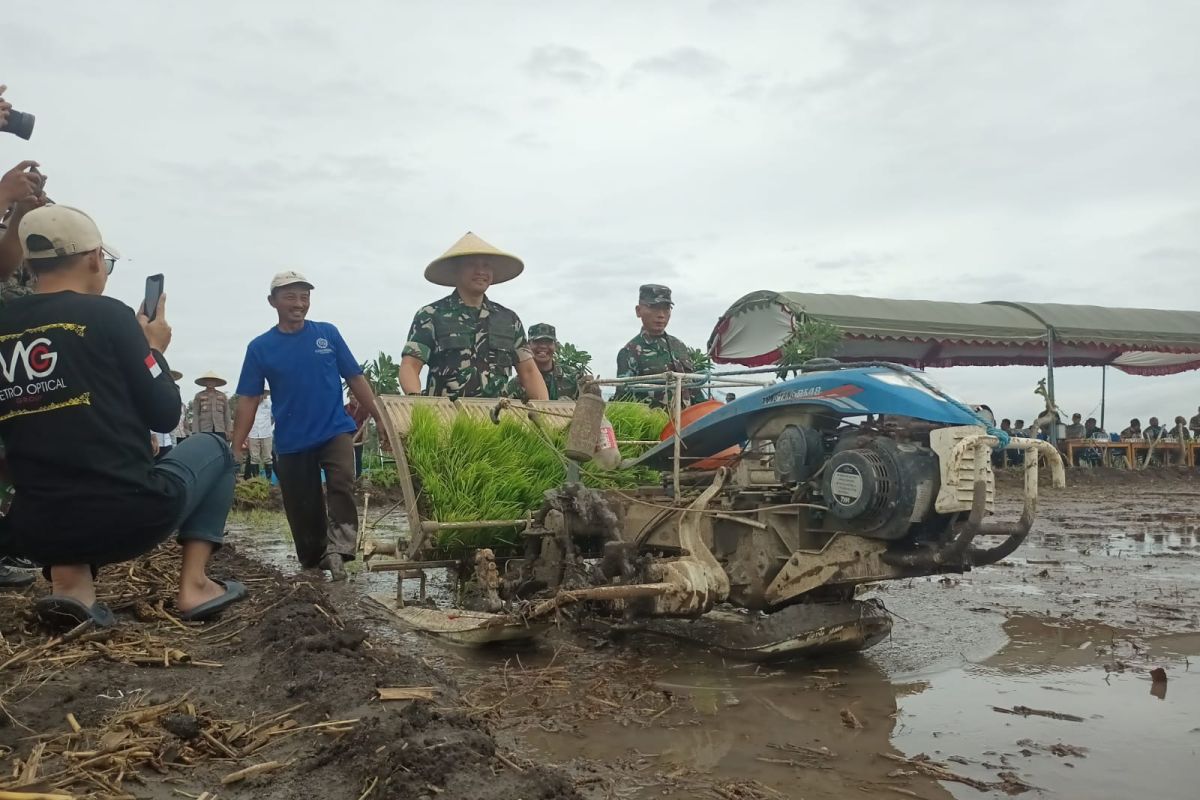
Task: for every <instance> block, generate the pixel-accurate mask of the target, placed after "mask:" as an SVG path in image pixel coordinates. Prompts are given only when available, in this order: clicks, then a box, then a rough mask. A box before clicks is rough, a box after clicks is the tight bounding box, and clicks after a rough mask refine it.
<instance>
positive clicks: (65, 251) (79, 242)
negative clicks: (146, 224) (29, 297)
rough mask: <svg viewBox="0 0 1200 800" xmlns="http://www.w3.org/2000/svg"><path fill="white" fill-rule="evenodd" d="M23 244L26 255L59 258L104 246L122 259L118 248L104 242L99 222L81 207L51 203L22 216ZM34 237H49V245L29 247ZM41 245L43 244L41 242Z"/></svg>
mask: <svg viewBox="0 0 1200 800" xmlns="http://www.w3.org/2000/svg"><path fill="white" fill-rule="evenodd" d="M18 233H19V234H20V237H21V246H22V247H24V248H25V257H26V258H58V257H61V256H70V255H74V254H76V253H87V252H90V251H92V250H95V249H96V248H100V249H101V250H103V251H104V252H105V253H106V254H107V255H109V256H111V257H113V258H120V257H121V254H120V253H118V252H117V250H116V248H114V247H112V246H111V245H107V244H105V243H104V239H102V238H101V237H100V229H99V228H97V227H96V221H95V220H93V219H92V218H91V217H89V216H88V215H87V214H85V213H83V212H82V211H80V210H79V209H78V208H71V207H70V206H60V205H48V206H42V207H41V208H35V209H34V210H33V211H30V212H29V213H28V214H26V215H25V216H24V217H22V218H21V225H20V227H19V228H18ZM32 236H40V237H42V238H43V239H46V240H47V241H48V242H49V243H50V246H49V247H45V246H42V247H39V248H37V249H34V248H32V247H30V246H29V239H30V237H32ZM38 244H42V243H41V242H38Z"/></svg>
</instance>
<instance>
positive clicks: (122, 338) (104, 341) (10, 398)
mask: <svg viewBox="0 0 1200 800" xmlns="http://www.w3.org/2000/svg"><path fill="white" fill-rule="evenodd" d="M19 233H20V239H21V244H22V246H23V247H24V248H25V254H26V257H27V259H28V263H29V266H30V269H31V270H32V271H33V273H34V275H36V276H37V291H36V293H35V294H32V295H29V296H27V297H22V298H19V299H18V300H16V301H14V302H13V303H11V304H10V305H8V306H6V307H5V309H4V311H3V313H0V438H3V440H4V444H5V448H6V451H7V458H8V467H9V470H10V472H11V474H12V483H13V486H14V487H15V497H14V500H13V504H12V508H11V510H10V511H9V514H8V516H7V517H6V518H4V520H3V525H2V526H0V554H3V553H12V554H15V555H18V556H24V557H27V558H30V559H32V560H33V561H36V562H37V563H40V564H43V565H45V567H46V572H47V574H48V576H49V578H50V581H51V583H52V585H53V589H52V593H51V594H50V595H49V596H48V597H45V598H43V599H42V600H40V601H39V602H38V604H37V610H38V613H39V615H40V616H41V617H42V618H43V619H44V620H46V621H47V622H50V623H52V624H60V625H71V624H75V623H77V622H83V621H87V620H89V619H91V620H93V621H94V622H95V623H96V624H97V625H101V626H104V625H111V624H113V623H114V620H113V617H112V612H111V611H109V610H108V609H107V608H105V607H104V606H103V605H102V604H100V603H97V602H96V594H95V587H94V585H93V579H94V575H95V570H96V568H97V567H99V566H101V565H104V564H111V563H115V562H118V561H126V560H129V559H132V558H135V557H137V556H138V555H140V554H142V553H145V552H147V551H149V550H150V549H152V548H153V547H155V546H156V545H157V544H159V543H160V542H162V541H163V540H164V539H166V538H167V536H168V535H169V534H170V533H171V532H173V531H176V530H178V531H179V541H180V543H181V545H182V547H183V567H182V571H181V575H180V586H179V593H178V596H177V606H178V608H179V611H180V612H181V613H180V616H181V617H182V618H184V619H205V618H208V617H210V616H213V615H214V614H216V613H217V612H219V611H220V610H222V609H223V608H224V607H225V606H227V605H229V603H231V602H233V601H234V600H237V599H240V598H241V597H242V596H244V595H245V587H244V586H242V585H241V584H240V583H238V582H237V581H225V582H224V583H221V582H217V581H213V580H211V579H210V578H209V577H208V576H207V574H206V566H207V563H208V559H209V556H211V555H212V553H213V551H214V550H216V549H217V548H218V547H220V545H221V541H222V539H223V536H224V527H225V517H226V515H227V514H228V512H229V508H230V506H231V505H232V500H233V482H234V475H233V459H232V456H231V454H230V452H229V448H228V446H227V445H226V444H225V442H224V441H222V440H221V439H220V438H218V437H216V436H213V435H210V434H204V435H197V436H191V437H189V438H188V439H187V441H185V442H183V443H182V444H180V445H179V446H178V447H176V448H174V450H172V452H171V453H170V455H168V456H167V457H166V458H164V459H163V460H162V461H161V462H160V463H159V464H157V465H155V463H154V459H153V456H152V453H151V445H150V437H149V436H148V435H147V431H151V430H155V431H169V430H171V429H172V428H174V427H175V425H176V424H177V423H178V422H179V409H180V401H179V388H178V387H177V386H176V385H175V383H174V381H173V380H172V379H171V375H170V367H169V366H168V365H167V361H166V359H165V358H164V357H163V351H164V350H166V349H167V345H168V344H169V343H170V341H171V328H170V326H169V325H167V321H166V318H165V303H162V302H160V304H159V307H158V309H157V314H156V318H155V319H154V321H153V322H151V321H150V320H148V319H147V317H146V315H145V314H139V315H137V316H136V317H135V316H134V314H133V312H132V311H131V310H130V309H129V308H128V307H127V306H125V305H124V304H122V303H120V302H119V301H117V300H113V299H111V298H108V297H103V296H102V294H103V292H104V287H105V285H106V284H107V282H108V275H109V274H110V273H111V272H112V267H113V263H114V261H115V253H114V252H113V251H112V248H110V247H107V246H106V245H105V244H104V243H103V241H102V239H101V238H100V232H99V230H97V228H96V224H95V223H94V222H93V221H92V219H91V217H89V216H88V215H86V214H84V213H83V212H82V211H78V210H76V209H73V208H69V207H67V206H61V205H53V206H46V207H44V208H39V209H35V210H33V211H31V212H29V213H28V214H27V215H26V216H25V217H24V219H22V220H21V225H20V232H19Z"/></svg>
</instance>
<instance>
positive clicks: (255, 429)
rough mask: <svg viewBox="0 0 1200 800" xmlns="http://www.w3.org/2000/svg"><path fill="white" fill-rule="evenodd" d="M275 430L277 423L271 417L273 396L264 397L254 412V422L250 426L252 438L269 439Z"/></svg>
mask: <svg viewBox="0 0 1200 800" xmlns="http://www.w3.org/2000/svg"><path fill="white" fill-rule="evenodd" d="M274 432H275V423H274V421H273V420H272V419H271V398H270V397H264V398H263V399H262V402H261V403H259V404H258V410H257V411H255V412H254V424H253V425H251V426H250V438H251V439H269V438H270V437H271V436H272V434H274Z"/></svg>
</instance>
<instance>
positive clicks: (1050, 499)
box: [0, 471, 1200, 800]
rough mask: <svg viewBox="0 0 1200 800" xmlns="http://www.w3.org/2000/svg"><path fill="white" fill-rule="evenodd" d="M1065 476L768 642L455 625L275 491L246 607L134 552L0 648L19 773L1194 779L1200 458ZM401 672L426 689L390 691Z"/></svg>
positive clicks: (541, 780) (624, 784)
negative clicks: (375, 597)
mask: <svg viewBox="0 0 1200 800" xmlns="http://www.w3.org/2000/svg"><path fill="white" fill-rule="evenodd" d="M1069 481H1070V483H1071V485H1070V487H1069V488H1068V489H1066V490H1064V491H1057V492H1056V491H1046V492H1044V494H1043V502H1042V511H1041V515H1040V518H1039V521H1038V523H1037V526H1036V528H1035V534H1034V535H1032V536H1031V540H1030V542H1029V543H1027V545H1026V546H1025V547H1023V548H1022V549H1020V550H1018V551H1017V553H1015V554H1014V555H1013V556H1012V557H1010V558H1009V559H1008V560H1006V561H1005V562H1002V563H1001V564H998V565H996V566H994V567H990V568H986V569H981V570H977V571H975V572H972V573H970V574H968V575H964V576H952V577H944V578H940V579H921V580H913V581H906V582H901V583H892V584H887V585H883V586H879V587H876V588H875V589H874V591H873V594H875V596H878V597H880V598H881V599H882V600H883V601H884V602H885V603H886V604H887V606H888V608H890V609H891V610H892V612H893V613H894V614H895V615H896V622H895V627H894V629H893V634H892V637H891V638H890V639H889V640H888V641H886V642H884V643H882V644H880V645H879V646H877V647H875V648H874V649H872V650H870V651H868V652H866V653H864V654H860V655H857V656H854V657H848V658H841V659H837V660H825V661H820V662H802V663H797V664H791V665H787V666H773V667H767V666H762V665H752V664H741V663H734V662H726V661H723V660H722V659H719V658H716V657H714V656H712V655H710V654H707V653H705V652H702V651H699V650H697V649H693V648H690V647H687V646H684V645H681V644H680V643H678V642H674V641H665V640H662V641H660V640H655V639H654V638H653V637H649V636H646V635H626V636H618V635H612V634H611V632H610V631H606V630H604V629H595V630H589V631H582V632H581V631H566V630H563V631H558V632H556V633H554V634H553V635H551V636H550V637H548V638H547V639H545V640H543V641H541V642H539V643H538V644H537V645H536V646H535V647H526V648H521V649H515V648H507V649H506V648H497V649H490V650H465V649H457V648H453V647H447V646H444V645H441V644H439V643H437V642H434V641H431V640H429V639H426V638H423V637H421V636H420V635H417V634H413V633H411V632H405V631H401V630H398V629H397V628H395V627H394V626H392V625H391V624H390V623H389V622H388V621H387V619H386V618H385V616H384V615H383V614H382V613H381V612H380V611H378V610H377V609H376V607H375V606H374V605H373V604H371V603H370V602H369V601H367V600H365V594H366V593H367V592H368V591H388V590H391V591H394V586H395V578H394V576H392V575H388V574H365V573H360V574H357V575H355V576H354V577H353V578H352V580H351V582H350V583H349V585H347V586H335V587H331V586H328V585H324V584H319V583H318V584H312V583H310V582H309V581H308V580H307V579H306V578H303V577H300V576H297V575H296V574H295V573H296V570H295V566H294V564H295V562H294V559H292V558H290V556H289V551H290V547H291V546H290V543H288V542H287V541H286V539H285V535H284V534H283V530H284V528H285V526H284V525H283V522H282V520H281V518H279V517H278V516H277V515H273V514H267V513H257V514H254V515H252V516H243V517H241V518H240V519H239V520H238V522H237V523H236V524H235V525H234V529H233V530H232V531H231V541H233V542H235V543H236V548H237V549H238V550H239V551H240V555H235V554H233V553H232V552H229V551H227V555H225V556H224V557H223V560H222V563H221V570H222V571H223V574H229V575H236V576H238V577H242V578H246V577H249V578H251V580H253V581H254V582H253V583H251V584H250V585H251V587H252V589H254V591H255V596H254V599H253V601H252V602H251V603H248V604H245V605H243V607H242V608H240V609H239V610H238V611H237V612H236V613H235V614H234V615H232V616H231V617H229V618H228V619H226V620H225V621H223V622H221V623H219V624H218V625H216V626H209V627H208V628H204V627H196V628H187V629H186V630H184V629H181V626H179V625H178V624H177V623H175V622H174V621H173V620H170V619H168V618H166V617H165V616H164V615H163V613H162V612H159V611H158V610H157V609H156V608H155V605H156V603H155V602H154V600H155V598H156V595H154V594H153V593H154V592H159V594H162V590H161V589H155V588H154V586H155V585H156V581H161V576H159V577H155V576H156V575H157V572H156V571H161V566H160V565H158V564H153V563H152V564H148V565H142V566H141V567H140V568H139V570H140V571H137V570H135V572H134V573H133V574H132V576H131V575H129V574H126V573H124V572H119V571H116V570H114V571H111V572H112V574H106V575H105V579H106V581H107V584H108V586H109V587H110V592H112V593H114V594H115V596H117V597H118V598H120V597H125V598H126V600H125V608H126V611H125V613H124V614H123V617H124V620H125V623H126V624H125V627H124V628H123V630H122V632H121V633H120V634H119V638H118V639H117V640H116V641H111V640H110V641H108V642H91V641H77V642H73V643H64V644H59V645H56V646H53V647H50V648H47V649H45V650H44V651H41V652H39V653H37V654H36V657H35V658H32V659H29V660H27V661H25V662H22V663H18V664H15V665H11V666H6V667H5V668H4V669H3V670H2V671H0V680H2V681H3V684H4V689H3V694H2V695H0V702H2V703H3V712H4V713H3V714H0V719H4V720H5V722H4V723H0V724H3V727H0V748H3V749H0V755H2V757H3V766H0V774H2V775H3V777H2V778H0V788H11V787H13V786H15V785H17V783H18V781H19V780H20V778H21V776H22V774H23V773H24V774H29V775H31V776H32V778H34V781H33V782H34V783H35V784H37V785H39V786H41V787H45V788H49V787H53V786H55V785H66V786H67V787H68V788H69V789H70V790H71V791H72V792H74V793H75V794H76V795H83V794H86V793H88V792H91V793H92V794H93V796H120V794H121V793H122V792H123V793H124V794H125V796H129V797H145V798H166V797H172V798H178V797H192V798H197V797H201V796H203V793H204V792H208V793H209V795H208V798H206V800H212V798H213V797H214V796H216V797H230V798H235V797H266V798H275V797H278V798H284V797H289V798H290V797H305V796H321V797H329V798H343V797H346V798H352V799H353V798H366V797H377V798H382V797H414V798H415V797H422V796H426V797H430V798H433V797H463V798H468V797H471V798H474V797H480V798H486V797H495V798H500V797H505V798H519V797H524V798H534V797H574V796H579V797H587V798H651V797H655V798H660V797H676V798H691V797H709V798H720V799H722V800H730V799H731V798H738V799H739V800H757V799H758V798H825V797H830V798H832V797H858V796H868V797H869V796H879V797H923V798H948V797H958V798H984V797H1007V796H1014V795H1015V796H1022V797H1030V798H1033V797H1054V798H1108V797H1112V798H1124V797H1138V796H1140V797H1153V798H1192V797H1195V796H1196V791H1195V787H1196V786H1197V785H1198V781H1200V759H1198V758H1197V755H1198V751H1200V675H1198V674H1197V673H1198V672H1200V538H1198V537H1200V483H1198V482H1197V481H1196V480H1195V477H1194V475H1188V474H1181V473H1174V472H1166V473H1159V474H1156V475H1141V474H1139V475H1129V474H1127V473H1110V472H1101V471H1074V472H1072V473H1071V474H1070V475H1069ZM1006 508H1007V510H1008V511H1010V512H1011V513H1014V514H1015V506H1007V507H1006ZM389 524H392V520H391V519H390V518H389V519H385V520H383V521H382V522H381V523H380V524H379V529H380V530H384V529H386V527H387V526H388V525H389ZM232 549H233V548H230V550H232ZM249 556H253V557H254V559H255V560H251V559H250V558H249ZM264 563H265V564H266V566H263V564H264ZM276 568H277V569H278V570H279V571H280V572H281V573H282V577H280V576H279V575H278V574H277V573H276V572H275V569H276ZM152 578H153V579H152ZM139 580H149V582H148V583H146V584H142V583H139ZM30 594H32V592H31V593H30ZM163 596H166V595H163ZM138 600H141V603H140V604H139V602H138ZM147 601H149V602H147ZM2 602H3V605H2V606H0V614H2V616H0V619H2V620H3V622H2V623H0V630H2V631H3V633H4V636H5V640H6V645H7V646H8V647H9V648H10V649H11V648H14V647H17V646H19V645H21V644H22V643H23V642H35V641H37V642H42V641H44V637H42V638H41V639H37V638H35V637H37V636H39V635H40V634H39V633H38V632H37V631H31V630H29V628H28V625H27V621H26V617H25V616H24V614H25V609H26V608H27V606H28V603H29V600H28V599H27V597H25V596H23V595H22V596H6V597H5V598H4V599H3V600H2ZM164 611H165V612H166V613H169V602H168V603H167V604H166V607H165V609H164ZM135 615H136V616H138V617H141V618H142V619H143V620H144V621H141V622H137V621H135V620H134V616H135ZM164 650H166V651H167V653H166V656H165V658H166V663H169V664H170V666H167V667H164V666H163V663H164V662H163V659H164V655H163V652H164ZM172 650H175V651H177V652H176V653H172V652H171V651H172ZM7 658H9V656H7V655H3V656H2V657H0V660H3V659H7ZM1155 668H1161V669H1163V670H1165V673H1166V677H1167V680H1166V682H1165V683H1163V682H1155V681H1154V680H1152V677H1151V670H1153V669H1155ZM380 688H410V689H412V688H416V689H422V690H427V691H424V692H420V693H419V694H424V695H427V696H430V697H432V699H431V700H424V699H416V700H402V701H392V702H381V701H380V700H378V699H377V698H378V696H379V692H378V689H380ZM189 704H190V705H189ZM1014 712H1015V713H1014ZM68 713H70V714H73V715H74V720H75V721H76V722H77V723H78V724H79V727H80V731H79V732H78V733H75V732H73V730H72V726H71V723H70V721H69V720H68V719H67V714H68ZM122 714H123V715H124V716H122ZM168 716H170V720H169V721H168ZM177 717H178V718H182V720H183V722H182V723H181V722H179V721H178V720H177V719H176V718H177ZM189 719H190V720H191V723H188V720H189ZM189 724H190V725H192V726H193V727H194V728H198V729H199V731H200V732H199V734H198V735H195V731H194V730H193V728H192V727H188V725H189ZM176 729H177V730H176ZM173 731H175V732H173ZM181 734H183V735H185V736H184V737H183V738H181ZM186 735H191V738H187V737H186ZM264 740H265V741H264ZM41 745H45V747H44V748H42V749H41V751H40V755H37V750H38V748H39V747H40V746H41ZM31 760H33V762H34V767H36V769H33V770H32V772H31V773H30V772H29V770H30V769H31V767H30V762H31ZM263 763H267V764H273V765H275V766H274V768H273V769H268V771H265V772H263V773H261V774H259V775H256V776H255V775H252V776H251V777H249V778H246V779H244V780H241V781H237V782H233V783H228V784H222V783H221V781H222V779H226V780H228V779H229V778H228V776H230V775H231V774H235V776H236V773H237V772H238V771H240V770H243V769H245V768H246V767H249V766H252V765H255V764H263ZM79 775H83V776H85V777H78V776H79ZM67 779H71V780H76V781H77V782H75V783H71V784H63V783H62V782H63V781H64V780H67ZM118 786H119V789H118Z"/></svg>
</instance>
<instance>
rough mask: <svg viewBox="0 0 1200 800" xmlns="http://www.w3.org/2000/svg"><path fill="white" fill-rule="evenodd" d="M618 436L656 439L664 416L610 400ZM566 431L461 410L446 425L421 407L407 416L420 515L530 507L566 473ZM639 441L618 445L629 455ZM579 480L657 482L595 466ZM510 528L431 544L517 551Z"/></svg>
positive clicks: (498, 514) (447, 549) (465, 518)
mask: <svg viewBox="0 0 1200 800" xmlns="http://www.w3.org/2000/svg"><path fill="white" fill-rule="evenodd" d="M606 413H607V415H608V418H609V421H610V422H612V424H613V428H614V430H615V431H616V434H617V438H618V439H621V440H643V441H649V440H657V439H658V437H659V434H660V433H661V431H662V429H663V426H664V425H666V423H667V415H666V413H665V412H663V411H661V410H658V409H651V408H649V407H648V406H645V405H642V404H639V403H609V404H608V407H607V411H606ZM565 440H566V432H565V431H558V432H554V433H549V432H546V431H544V430H541V429H538V428H534V427H533V426H531V425H527V424H524V423H521V422H517V421H515V420H511V419H506V420H502V421H501V423H500V424H499V425H494V424H492V423H491V422H488V421H483V420H474V419H471V418H469V417H467V416H465V415H463V416H459V417H456V418H455V419H454V420H453V421H452V422H451V423H450V424H446V423H444V422H441V421H440V420H438V419H437V418H436V417H435V416H434V415H433V414H432V413H430V412H428V411H427V410H425V409H417V410H416V411H415V412H414V413H413V416H412V424H411V427H410V429H409V435H408V441H407V452H408V462H409V466H410V467H411V468H412V471H413V474H414V475H415V477H416V479H417V482H418V490H419V492H420V496H421V503H422V508H421V513H422V516H424V517H426V518H430V519H435V520H437V521H439V522H470V521H472V520H486V519H518V518H520V517H523V516H524V515H525V514H526V513H528V512H530V511H533V510H536V509H537V508H539V507H540V506H541V504H542V500H543V498H544V495H545V493H546V492H547V491H548V490H550V489H553V488H555V487H557V486H560V485H561V484H562V483H563V481H564V480H565V478H566V471H567V462H566V460H565V457H564V456H563V454H562V448H563V445H564V443H565ZM645 450H646V447H645V446H639V445H624V446H622V447H621V454H622V456H624V457H631V456H635V455H638V454H640V453H641V452H643V451H645ZM581 480H582V481H583V482H584V483H585V484H586V485H588V486H592V487H596V488H620V487H625V488H628V487H632V486H637V485H642V484H646V483H654V482H657V480H658V473H657V472H654V471H651V470H644V469H634V470H613V471H607V472H606V471H604V470H601V469H599V468H597V467H596V466H595V465H593V464H586V465H584V468H583V469H582V470H581ZM519 539H520V537H519V534H518V530H517V529H516V528H478V529H464V530H454V531H440V532H439V533H438V535H437V536H436V537H435V542H434V543H435V546H436V548H437V549H438V550H439V551H442V552H444V553H448V554H450V553H452V554H456V555H457V554H461V553H463V552H465V551H468V550H472V549H474V548H477V547H491V548H493V549H494V550H497V551H498V552H513V551H515V550H517V549H519V547H520V544H519Z"/></svg>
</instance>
